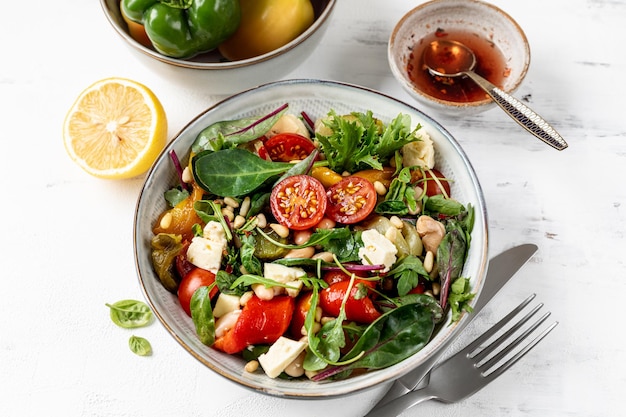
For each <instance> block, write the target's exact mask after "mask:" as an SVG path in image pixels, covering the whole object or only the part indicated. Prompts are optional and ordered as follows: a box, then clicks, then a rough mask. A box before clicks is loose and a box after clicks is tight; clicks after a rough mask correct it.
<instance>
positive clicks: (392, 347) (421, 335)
mask: <svg viewBox="0 0 626 417" xmlns="http://www.w3.org/2000/svg"><path fill="white" fill-rule="evenodd" d="M434 328H435V322H434V320H433V315H432V313H431V311H430V309H429V308H428V307H425V306H423V305H419V304H407V305H403V306H400V307H398V308H396V309H393V310H390V311H388V312H386V313H385V314H383V315H382V316H381V317H380V318H378V319H377V320H376V321H375V322H373V323H372V324H370V325H369V327H368V328H367V329H366V330H365V331H364V332H363V334H362V335H361V337H360V339H359V341H358V342H357V343H356V344H355V345H354V347H353V348H352V349H351V350H350V351H349V352H348V353H347V354H346V355H345V356H344V357H342V358H341V360H342V361H349V360H351V359H352V358H358V359H357V360H356V361H354V362H351V363H349V364H346V365H341V366H334V367H329V368H327V369H325V370H324V371H322V372H320V373H319V374H317V375H316V376H314V377H313V380H314V381H321V380H324V379H327V378H331V377H335V376H337V375H341V376H342V377H345V376H347V375H348V374H349V372H347V371H351V370H355V369H381V368H386V367H388V366H392V365H395V364H396V363H398V362H401V361H403V360H404V359H406V358H408V357H409V356H411V355H413V354H415V353H416V352H418V351H420V350H421V349H422V348H423V347H424V346H425V345H426V343H428V341H429V340H430V338H431V336H432V333H433V330H434Z"/></svg>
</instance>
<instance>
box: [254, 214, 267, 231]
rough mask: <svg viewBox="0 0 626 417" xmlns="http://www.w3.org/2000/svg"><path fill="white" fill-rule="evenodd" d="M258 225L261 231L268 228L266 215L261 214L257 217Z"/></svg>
mask: <svg viewBox="0 0 626 417" xmlns="http://www.w3.org/2000/svg"><path fill="white" fill-rule="evenodd" d="M256 225H257V227H260V228H261V229H264V228H265V227H266V226H267V218H266V217H265V214H263V213H259V214H257V215H256Z"/></svg>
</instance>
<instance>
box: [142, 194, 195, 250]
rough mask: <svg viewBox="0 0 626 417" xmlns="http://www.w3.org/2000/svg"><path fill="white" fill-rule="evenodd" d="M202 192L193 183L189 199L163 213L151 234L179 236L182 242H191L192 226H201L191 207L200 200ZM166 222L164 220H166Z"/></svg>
mask: <svg viewBox="0 0 626 417" xmlns="http://www.w3.org/2000/svg"><path fill="white" fill-rule="evenodd" d="M203 193H204V192H203V191H202V189H201V188H200V187H198V186H197V185H196V184H195V183H194V185H193V191H192V192H191V194H189V197H187V198H186V199H184V200H183V201H181V202H180V203H178V204H177V205H176V206H175V207H172V208H171V209H169V210H167V211H165V212H163V213H162V214H161V216H159V218H158V219H157V221H156V223H155V224H154V226H153V228H152V233H154V234H155V235H157V234H159V233H168V234H175V235H181V236H182V238H183V239H184V240H191V239H192V238H193V236H194V234H193V229H192V227H193V225H194V224H196V223H197V224H202V220H201V219H200V217H198V214H197V213H196V210H195V209H194V208H193V205H194V203H195V202H196V201H199V200H202V196H203ZM166 218H167V220H164V219H166Z"/></svg>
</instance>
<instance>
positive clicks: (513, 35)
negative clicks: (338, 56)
mask: <svg viewBox="0 0 626 417" xmlns="http://www.w3.org/2000/svg"><path fill="white" fill-rule="evenodd" d="M438 30H443V32H440V33H445V32H465V33H469V34H471V35H472V36H477V37H480V38H482V39H485V40H486V41H488V42H492V43H493V46H494V47H495V48H497V49H498V50H499V51H500V52H501V53H502V55H503V56H504V61H505V65H506V68H507V70H508V71H509V73H508V75H507V76H505V77H504V79H503V85H502V86H501V88H502V89H503V90H504V91H505V92H507V93H509V94H511V93H513V92H514V91H515V90H516V89H517V88H518V87H519V86H520V84H521V83H522V81H523V80H524V77H525V76H526V73H527V71H528V67H529V65H530V47H529V45H528V40H527V38H526V35H525V34H524V31H523V30H522V28H521V27H520V26H519V25H518V24H517V22H515V20H513V18H512V17H511V16H509V15H508V14H507V13H505V12H504V11H502V10H501V9H499V8H498V7H496V6H494V5H493V4H490V3H486V2H483V1H480V0H432V1H429V2H426V3H423V4H421V5H419V6H417V7H415V8H414V9H412V10H411V11H409V12H408V13H407V14H405V15H404V16H403V17H402V19H400V21H399V22H398V23H397V25H396V26H395V28H394V29H393V31H392V34H391V37H390V39H389V44H388V60H389V66H390V68H391V72H392V73H393V75H394V77H395V78H396V79H397V80H398V82H399V83H400V85H401V86H402V87H403V88H404V89H405V90H406V91H407V92H408V93H409V94H410V95H411V96H412V97H413V98H414V99H415V100H417V101H418V102H419V103H421V104H424V105H426V106H428V107H430V108H432V109H434V110H436V111H438V112H441V113H443V114H448V115H453V116H462V115H470V114H476V113H479V112H482V111H485V110H488V109H491V108H493V107H495V106H496V104H495V103H494V102H493V100H491V99H490V98H489V97H486V96H485V98H483V99H482V100H478V101H472V102H469V103H459V102H454V101H450V100H445V99H441V98H437V97H433V96H432V95H430V94H429V93H427V92H424V91H422V89H420V88H418V87H417V86H416V85H415V84H414V83H413V82H412V81H411V80H410V79H409V76H408V70H407V66H408V65H409V63H410V61H411V54H412V53H413V51H414V49H415V50H417V48H419V46H418V45H421V44H424V43H426V42H428V40H427V39H429V38H432V37H433V35H434V34H435V32H436V31H438ZM450 40H454V39H453V37H452V36H450ZM459 40H460V39H459Z"/></svg>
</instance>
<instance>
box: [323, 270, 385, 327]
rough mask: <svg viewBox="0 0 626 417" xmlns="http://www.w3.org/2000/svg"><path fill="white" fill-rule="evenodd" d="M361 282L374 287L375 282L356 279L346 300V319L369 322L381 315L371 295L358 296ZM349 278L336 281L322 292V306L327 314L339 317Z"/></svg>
mask: <svg viewBox="0 0 626 417" xmlns="http://www.w3.org/2000/svg"><path fill="white" fill-rule="evenodd" d="M359 284H362V285H365V286H367V287H370V288H372V287H373V286H374V283H372V282H371V281H367V280H360V279H356V280H355V281H354V285H353V286H352V290H351V291H350V296H349V297H348V300H347V301H346V319H347V320H350V321H356V322H358V323H366V324H369V323H371V322H373V321H374V320H376V319H377V318H379V317H380V316H381V313H380V311H378V310H377V309H376V307H375V306H374V303H373V301H372V299H371V298H370V297H369V296H364V297H361V298H356V297H357V294H358V292H359V287H358V286H359ZM349 285H350V281H349V280H345V281H339V282H335V283H334V284H332V285H331V286H329V287H328V288H325V289H323V290H322V291H321V292H320V307H322V310H323V311H324V313H325V314H326V315H329V316H333V317H337V316H338V315H339V312H340V311H341V304H342V303H343V299H344V297H345V296H346V292H347V291H348V286H349Z"/></svg>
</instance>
